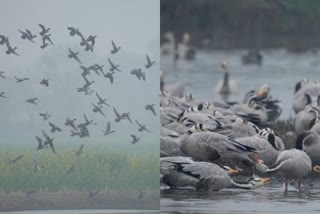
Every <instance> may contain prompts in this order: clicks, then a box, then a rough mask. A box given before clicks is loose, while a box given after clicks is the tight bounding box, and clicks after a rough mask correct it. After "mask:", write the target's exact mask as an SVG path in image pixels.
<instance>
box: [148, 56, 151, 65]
mask: <svg viewBox="0 0 320 214" xmlns="http://www.w3.org/2000/svg"><path fill="white" fill-rule="evenodd" d="M147 62H148V64H151V60H150V58H149V56H148V54H147Z"/></svg>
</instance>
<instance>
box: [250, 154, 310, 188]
mask: <svg viewBox="0 0 320 214" xmlns="http://www.w3.org/2000/svg"><path fill="white" fill-rule="evenodd" d="M254 159H255V165H256V168H257V170H258V171H260V172H262V173H265V172H278V173H279V174H280V175H281V176H282V177H284V179H285V191H287V190H288V180H289V179H297V180H298V189H299V191H300V190H301V189H300V186H301V181H302V178H304V177H306V176H308V175H309V174H310V173H311V171H312V161H311V159H310V157H309V156H308V155H307V153H305V152H304V151H301V150H298V149H290V150H285V151H282V152H280V154H279V156H278V158H277V161H276V163H275V166H274V167H273V168H269V167H268V166H267V165H266V164H265V163H264V161H263V160H260V159H258V158H257V157H255V158H254Z"/></svg>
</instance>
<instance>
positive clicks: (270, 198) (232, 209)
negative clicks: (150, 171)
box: [160, 187, 320, 214]
mask: <svg viewBox="0 0 320 214" xmlns="http://www.w3.org/2000/svg"><path fill="white" fill-rule="evenodd" d="M160 204H161V213H167V214H169V213H171V214H180V213H188V214H209V213H222V214H223V213H273V214H275V213H308V214H310V213H319V212H320V189H310V190H304V191H302V192H297V191H296V190H295V189H294V188H291V189H289V191H288V192H286V193H285V192H284V191H283V188H272V187H262V188H260V189H256V190H239V189H227V190H222V191H219V192H209V193H208V192H195V191H192V190H161V202H160Z"/></svg>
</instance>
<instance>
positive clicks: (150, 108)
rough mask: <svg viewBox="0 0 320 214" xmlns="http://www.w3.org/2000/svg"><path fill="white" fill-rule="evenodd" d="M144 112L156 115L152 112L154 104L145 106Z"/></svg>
mask: <svg viewBox="0 0 320 214" xmlns="http://www.w3.org/2000/svg"><path fill="white" fill-rule="evenodd" d="M145 110H147V111H148V110H150V111H151V112H152V114H153V115H157V114H156V111H155V110H154V104H150V105H146V106H145Z"/></svg>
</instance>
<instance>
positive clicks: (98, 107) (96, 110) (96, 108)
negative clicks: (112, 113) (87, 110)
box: [91, 103, 105, 117]
mask: <svg viewBox="0 0 320 214" xmlns="http://www.w3.org/2000/svg"><path fill="white" fill-rule="evenodd" d="M91 104H92V105H93V110H92V111H93V112H95V113H98V112H99V113H100V114H102V115H103V116H104V117H105V115H104V113H103V111H102V106H97V105H95V104H94V103H91Z"/></svg>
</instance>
